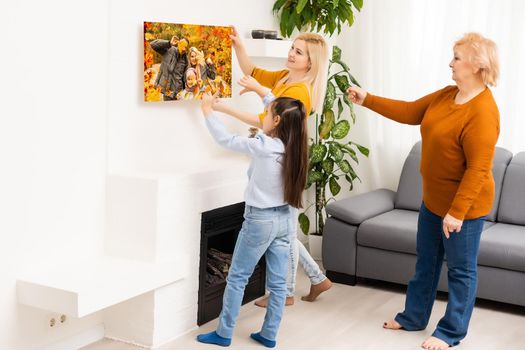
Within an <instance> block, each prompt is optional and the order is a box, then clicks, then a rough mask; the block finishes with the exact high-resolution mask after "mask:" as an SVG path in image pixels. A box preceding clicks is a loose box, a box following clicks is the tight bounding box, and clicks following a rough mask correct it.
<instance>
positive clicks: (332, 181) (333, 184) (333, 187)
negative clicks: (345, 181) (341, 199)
mask: <svg viewBox="0 0 525 350" xmlns="http://www.w3.org/2000/svg"><path fill="white" fill-rule="evenodd" d="M329 184H330V192H332V195H333V196H337V194H338V193H339V191H341V186H340V185H339V184H338V183H337V180H336V179H335V178H333V177H331V178H330V182H329Z"/></svg>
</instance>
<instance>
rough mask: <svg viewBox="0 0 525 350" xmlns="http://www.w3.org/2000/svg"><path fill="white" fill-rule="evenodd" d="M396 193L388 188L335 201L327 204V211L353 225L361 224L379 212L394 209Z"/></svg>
mask: <svg viewBox="0 0 525 350" xmlns="http://www.w3.org/2000/svg"><path fill="white" fill-rule="evenodd" d="M395 195H396V193H395V192H394V191H392V190H388V189H386V188H381V189H378V190H375V191H371V192H367V193H363V194H360V195H357V196H355V197H350V198H346V199H343V200H340V201H335V202H333V203H330V204H328V205H327V206H326V213H327V214H328V215H331V216H333V217H334V218H336V219H339V220H341V221H345V222H347V223H349V224H352V225H360V224H361V223H362V222H363V221H365V220H368V219H370V218H372V217H374V216H377V215H379V214H383V213H386V212H387V211H390V210H393V209H394V198H395Z"/></svg>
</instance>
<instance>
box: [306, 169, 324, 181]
mask: <svg viewBox="0 0 525 350" xmlns="http://www.w3.org/2000/svg"><path fill="white" fill-rule="evenodd" d="M322 179H323V174H321V173H320V172H319V171H317V170H311V171H310V172H309V173H308V182H309V183H311V184H313V183H314V182H317V181H320V180H322Z"/></svg>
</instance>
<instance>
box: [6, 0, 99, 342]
mask: <svg viewBox="0 0 525 350" xmlns="http://www.w3.org/2000/svg"><path fill="white" fill-rule="evenodd" d="M107 14H108V9H107V4H106V2H105V1H103V0H99V1H89V2H87V1H86V2H76V1H75V2H72V1H65V0H50V1H45V2H42V1H36V0H34V1H31V0H20V1H2V2H1V3H0V17H1V18H0V31H1V33H2V54H1V55H0V66H1V67H2V84H1V87H0V123H1V124H0V159H1V167H2V170H1V172H0V174H1V175H0V178H1V181H0V213H1V214H0V217H1V219H0V233H1V235H2V243H1V244H0V276H1V279H0V309H1V310H2V313H1V314H0V348H1V349H9V350H21V349H24V350H25V349H36V348H40V347H41V346H43V345H46V344H49V343H52V342H53V341H54V340H57V339H61V338H63V337H65V336H67V335H71V334H75V333H77V332H79V331H81V330H84V329H86V328H90V327H92V326H94V325H96V324H98V323H99V322H100V317H98V316H96V315H95V316H93V317H88V318H86V319H84V320H82V321H75V320H70V321H71V322H69V321H68V323H69V324H68V325H67V326H66V325H64V326H62V327H61V328H60V329H56V330H48V329H47V328H46V322H47V316H48V314H47V313H46V312H43V311H38V310H36V309H32V308H29V307H23V306H20V305H18V304H17V301H16V287H15V282H16V278H17V276H18V275H19V274H20V273H21V272H22V271H24V270H26V269H29V270H30V269H31V267H32V266H35V265H44V264H49V265H51V264H67V263H68V261H69V260H70V259H72V258H76V257H87V256H91V255H95V254H97V253H98V252H99V250H100V242H101V237H102V236H101V235H102V233H103V225H104V222H103V221H104V217H103V209H104V207H103V200H104V177H105V173H106V165H105V163H106V90H107V89H106V77H107V74H106V73H107V65H106V64H107V37H108V32H107Z"/></svg>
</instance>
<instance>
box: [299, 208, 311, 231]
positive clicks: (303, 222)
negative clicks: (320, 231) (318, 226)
mask: <svg viewBox="0 0 525 350" xmlns="http://www.w3.org/2000/svg"><path fill="white" fill-rule="evenodd" d="M298 220H299V227H300V228H301V231H303V233H304V234H305V235H307V234H308V232H309V231H310V219H308V216H306V214H305V213H301V214H299V218H298Z"/></svg>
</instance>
